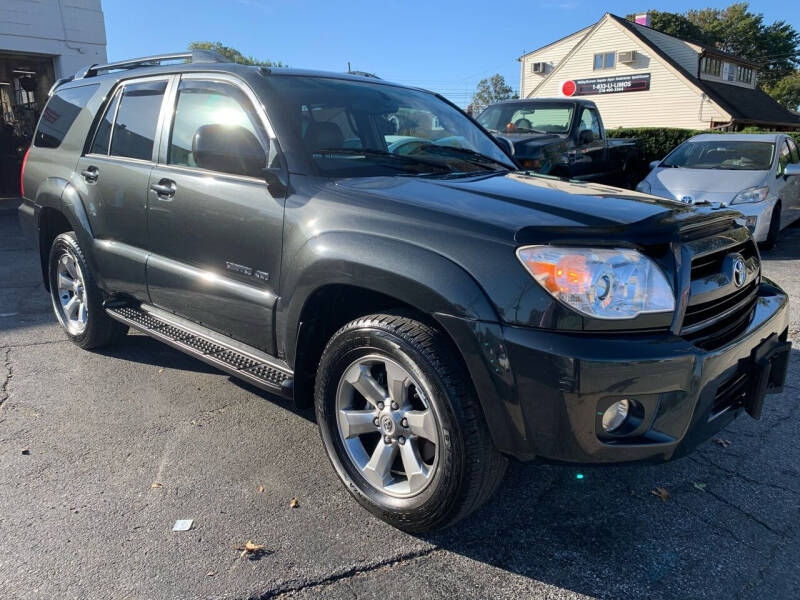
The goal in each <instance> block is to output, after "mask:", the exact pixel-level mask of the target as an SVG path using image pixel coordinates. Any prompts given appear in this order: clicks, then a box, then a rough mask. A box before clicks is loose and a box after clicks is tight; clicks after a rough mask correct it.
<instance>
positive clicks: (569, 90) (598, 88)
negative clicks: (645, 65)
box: [561, 73, 650, 96]
mask: <svg viewBox="0 0 800 600" xmlns="http://www.w3.org/2000/svg"><path fill="white" fill-rule="evenodd" d="M649 89H650V73H642V74H640V75H612V76H609V77H591V78H589V79H570V80H569V81H565V82H564V83H562V84H561V93H562V94H563V95H564V96H596V95H597V94H619V93H620V92H645V91H647V90H649Z"/></svg>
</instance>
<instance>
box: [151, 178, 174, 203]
mask: <svg viewBox="0 0 800 600" xmlns="http://www.w3.org/2000/svg"><path fill="white" fill-rule="evenodd" d="M150 189H151V190H153V191H154V192H155V193H156V195H157V196H158V197H159V198H162V199H167V198H172V197H173V196H174V195H175V191H176V190H177V189H178V186H176V185H175V182H174V181H172V180H171V179H162V180H161V181H159V182H158V183H154V184H152V185H151V186H150Z"/></svg>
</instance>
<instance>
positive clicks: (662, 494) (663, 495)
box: [650, 487, 669, 500]
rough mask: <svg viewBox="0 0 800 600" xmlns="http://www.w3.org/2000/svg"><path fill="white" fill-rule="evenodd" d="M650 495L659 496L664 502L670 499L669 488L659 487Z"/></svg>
mask: <svg viewBox="0 0 800 600" xmlns="http://www.w3.org/2000/svg"><path fill="white" fill-rule="evenodd" d="M650 493H651V494H653V496H658V497H659V498H661V499H662V500H666V499H667V498H669V492H668V491H667V488H663V487H657V488H656V489H654V490H651V491H650Z"/></svg>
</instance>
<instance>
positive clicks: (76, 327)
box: [54, 252, 89, 335]
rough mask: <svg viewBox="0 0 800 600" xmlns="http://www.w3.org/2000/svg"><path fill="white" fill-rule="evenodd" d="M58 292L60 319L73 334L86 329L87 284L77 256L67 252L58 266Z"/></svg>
mask: <svg viewBox="0 0 800 600" xmlns="http://www.w3.org/2000/svg"><path fill="white" fill-rule="evenodd" d="M56 293H57V298H56V302H55V303H54V304H55V306H56V311H57V313H58V317H59V320H60V321H61V322H62V323H63V325H64V327H65V328H66V329H67V331H69V333H71V334H72V335H80V334H81V333H83V332H84V331H85V330H86V323H87V321H88V318H89V310H88V307H87V300H86V284H85V282H84V279H83V273H82V272H81V269H80V266H79V265H78V262H77V261H76V260H75V258H74V257H73V256H72V255H71V254H69V253H68V252H65V253H64V254H62V255H61V257H60V258H59V259H58V264H57V267H56Z"/></svg>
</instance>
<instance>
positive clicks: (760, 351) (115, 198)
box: [20, 52, 790, 531]
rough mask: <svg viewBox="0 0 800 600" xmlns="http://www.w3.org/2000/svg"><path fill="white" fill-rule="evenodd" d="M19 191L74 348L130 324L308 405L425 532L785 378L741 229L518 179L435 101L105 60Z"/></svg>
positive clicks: (701, 423)
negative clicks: (544, 467)
mask: <svg viewBox="0 0 800 600" xmlns="http://www.w3.org/2000/svg"><path fill="white" fill-rule="evenodd" d="M22 183H23V185H24V191H23V195H24V202H23V204H22V206H21V207H20V219H21V223H22V226H23V229H24V230H25V231H26V232H27V234H28V235H29V236H30V238H31V240H33V241H34V242H35V245H36V248H37V249H38V250H39V252H40V255H41V268H42V275H43V277H44V282H45V285H46V287H47V289H48V290H49V292H50V295H51V297H52V304H53V309H54V311H55V315H56V317H57V318H58V321H59V323H60V324H61V326H62V327H63V329H64V331H65V332H66V335H67V336H68V337H69V339H70V340H72V341H73V342H74V343H75V344H77V345H78V346H80V347H82V348H85V349H90V348H98V347H100V346H103V345H106V344H110V343H112V342H116V341H119V340H120V338H121V337H122V336H123V335H124V334H125V333H126V331H127V330H128V328H129V327H132V328H135V329H137V330H140V331H143V332H145V333H147V334H149V335H151V336H153V337H154V338H156V339H158V340H161V341H163V342H165V343H167V344H169V345H171V346H173V347H175V348H178V349H179V350H181V351H183V352H186V353H188V354H191V355H193V356H196V357H197V358H199V359H200V360H203V361H205V362H207V363H210V364H212V365H214V366H216V367H218V368H219V369H221V370H223V371H225V372H227V373H229V374H231V375H233V376H235V377H238V378H241V379H244V380H246V381H248V382H250V383H251V384H253V385H255V386H258V387H260V388H263V389H264V390H268V391H269V392H272V393H274V394H278V395H281V396H286V397H289V398H293V399H294V401H295V402H296V403H297V405H298V406H301V407H310V406H312V405H313V406H314V408H315V411H316V418H317V422H318V424H319V429H320V433H321V437H322V441H323V443H324V445H325V448H326V450H327V453H328V455H329V457H330V460H331V463H332V465H333V467H334V469H335V471H336V473H337V475H338V476H339V477H340V478H341V480H342V481H343V482H344V484H345V486H346V488H347V490H348V491H349V492H350V493H351V494H352V495H353V496H354V497H355V499H356V500H357V501H358V502H360V503H361V504H362V505H363V506H364V507H366V508H367V509H368V510H370V511H371V512H372V513H374V514H376V515H378V516H379V517H380V518H382V519H384V520H386V521H388V522H389V523H391V524H393V525H395V526H397V527H400V528H402V529H405V530H408V531H424V530H428V529H432V528H436V527H442V526H445V525H448V524H450V523H452V522H454V521H455V520H457V519H459V518H461V517H463V516H465V515H467V514H469V513H470V512H471V511H473V510H475V509H476V508H477V507H478V506H480V505H481V504H482V503H483V502H484V501H486V500H487V498H489V496H490V495H491V494H492V492H493V491H494V490H495V488H496V487H497V485H498V483H499V482H500V481H501V479H502V478H503V474H504V471H505V467H506V462H507V457H515V458H517V459H522V460H531V459H534V458H536V459H549V460H557V461H570V462H579V463H610V462H624V461H644V460H651V461H660V460H667V459H671V458H674V457H677V456H679V455H681V454H683V453H686V452H687V451H689V450H690V449H691V448H693V447H694V446H695V445H697V444H698V443H699V442H700V441H702V440H704V439H706V438H707V437H709V436H710V435H711V434H712V433H713V432H716V431H717V430H719V429H720V428H721V427H723V426H725V425H726V424H727V423H729V422H730V421H731V420H732V419H734V418H735V417H736V416H737V415H739V414H740V413H742V412H744V411H746V412H748V413H750V415H752V416H753V417H756V418H758V417H759V415H760V413H761V409H762V404H763V401H764V396H765V394H767V393H770V392H775V391H778V390H780V389H781V386H782V385H783V380H784V377H785V373H786V366H787V361H788V356H789V351H790V348H789V343H788V342H787V321H788V305H787V296H786V294H785V293H784V292H783V291H782V290H781V289H780V288H779V287H778V286H777V285H775V284H774V283H773V282H771V281H769V280H767V279H766V278H765V277H763V276H762V274H761V269H760V258H759V253H758V249H757V248H756V246H755V245H754V243H753V240H752V239H751V237H750V234H749V233H748V230H747V228H746V227H743V226H742V225H741V224H739V223H737V216H738V213H735V212H732V211H727V210H711V209H710V208H707V207H703V206H698V207H691V206H685V205H681V204H679V203H676V202H672V201H669V200H664V199H658V198H655V197H652V196H649V195H645V194H640V193H637V192H627V191H623V190H619V189H615V188H611V187H604V186H600V185H592V184H587V183H578V182H574V181H568V180H562V179H557V178H554V177H547V176H541V175H536V174H532V173H529V172H524V171H519V170H517V168H516V167H515V164H514V163H513V162H512V160H511V159H510V158H509V156H508V154H507V153H506V152H505V149H504V147H503V141H502V140H500V141H498V140H495V139H494V138H493V137H492V136H491V135H490V134H489V133H487V131H486V130H484V129H483V128H482V127H481V126H480V125H478V124H477V123H476V122H474V121H472V120H470V119H469V118H468V117H467V116H466V115H465V114H464V113H462V112H461V111H460V110H459V109H458V108H456V107H455V106H454V105H453V104H451V103H450V102H448V101H447V100H445V99H444V98H442V97H441V96H438V95H436V94H433V93H430V92H427V91H424V90H421V89H416V88H411V87H405V86H399V85H394V84H390V83H387V82H384V81H381V80H379V79H375V78H366V77H358V76H350V75H341V74H332V73H318V72H310V71H299V70H292V69H267V68H256V67H246V66H242V65H235V64H229V63H225V62H223V61H222V59H221V58H219V57H218V56H216V55H214V54H212V53H207V52H206V53H203V52H194V53H192V54H176V55H163V56H156V57H148V58H145V59H141V60H137V61H128V62H123V63H113V64H106V65H94V66H91V67H88V68H86V69H85V70H83V71H82V72H80V73H78V74H77V75H76V76H75V77H73V78H71V79H70V80H69V81H62V82H59V84H57V86H56V87H55V89H54V90H53V92H52V97H51V98H50V100H49V102H48V104H47V107H46V108H45V109H44V112H43V114H42V117H41V120H40V122H39V125H38V129H37V131H36V134H35V139H34V143H33V145H32V147H31V148H30V150H29V152H28V154H27V155H26V157H25V162H24V165H23V175H22ZM253 426H254V427H257V426H258V425H257V424H256V423H254V424H253Z"/></svg>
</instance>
